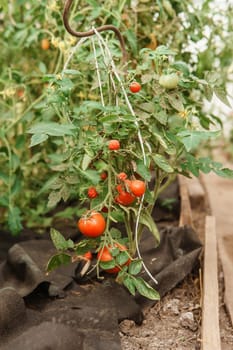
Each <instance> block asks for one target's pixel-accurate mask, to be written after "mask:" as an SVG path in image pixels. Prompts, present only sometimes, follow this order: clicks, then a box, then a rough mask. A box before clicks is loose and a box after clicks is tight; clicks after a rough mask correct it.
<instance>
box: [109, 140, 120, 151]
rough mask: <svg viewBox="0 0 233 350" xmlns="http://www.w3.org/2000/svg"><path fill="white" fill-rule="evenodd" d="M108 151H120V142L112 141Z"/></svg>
mask: <svg viewBox="0 0 233 350" xmlns="http://www.w3.org/2000/svg"><path fill="white" fill-rule="evenodd" d="M108 149H109V150H110V151H117V150H118V149H120V142H119V141H118V140H110V141H109V143H108Z"/></svg>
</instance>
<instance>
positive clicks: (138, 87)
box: [129, 81, 141, 94]
mask: <svg viewBox="0 0 233 350" xmlns="http://www.w3.org/2000/svg"><path fill="white" fill-rule="evenodd" d="M129 89H130V91H131V92H133V93H134V94H135V93H137V92H139V91H140V90H141V84H139V83H138V82H137V81H133V82H132V83H131V84H130V86H129Z"/></svg>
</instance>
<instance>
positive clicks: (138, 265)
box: [129, 260, 142, 275]
mask: <svg viewBox="0 0 233 350" xmlns="http://www.w3.org/2000/svg"><path fill="white" fill-rule="evenodd" d="M141 269H142V261H141V260H134V261H132V262H131V263H130V265H129V274H131V275H137V274H138V273H139V272H140V271H141Z"/></svg>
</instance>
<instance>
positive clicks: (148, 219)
mask: <svg viewBox="0 0 233 350" xmlns="http://www.w3.org/2000/svg"><path fill="white" fill-rule="evenodd" d="M139 222H140V224H143V225H144V226H146V227H147V228H148V229H149V230H150V232H151V233H152V234H153V236H154V238H155V240H156V241H157V242H158V243H159V242H160V234H159V231H158V228H157V225H156V223H155V222H154V219H153V218H152V216H151V215H150V214H149V213H148V212H147V211H146V210H144V211H143V212H142V213H141V215H140V217H139Z"/></svg>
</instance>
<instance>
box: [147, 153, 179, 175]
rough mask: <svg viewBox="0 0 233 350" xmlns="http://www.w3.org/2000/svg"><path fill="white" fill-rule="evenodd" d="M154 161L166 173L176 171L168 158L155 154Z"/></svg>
mask: <svg viewBox="0 0 233 350" xmlns="http://www.w3.org/2000/svg"><path fill="white" fill-rule="evenodd" d="M152 158H153V160H154V162H155V164H156V165H157V166H158V167H159V168H160V169H162V170H163V171H165V172H166V173H173V172H174V169H173V168H172V167H171V165H170V164H169V163H168V161H167V160H166V158H164V157H163V156H162V155H161V154H155V155H154V156H153V157H152Z"/></svg>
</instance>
